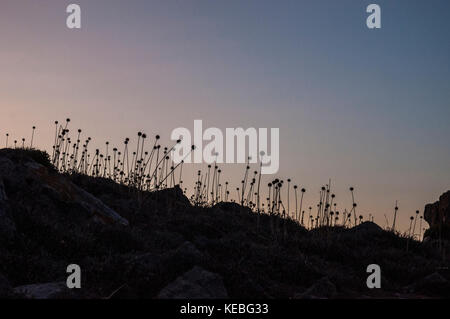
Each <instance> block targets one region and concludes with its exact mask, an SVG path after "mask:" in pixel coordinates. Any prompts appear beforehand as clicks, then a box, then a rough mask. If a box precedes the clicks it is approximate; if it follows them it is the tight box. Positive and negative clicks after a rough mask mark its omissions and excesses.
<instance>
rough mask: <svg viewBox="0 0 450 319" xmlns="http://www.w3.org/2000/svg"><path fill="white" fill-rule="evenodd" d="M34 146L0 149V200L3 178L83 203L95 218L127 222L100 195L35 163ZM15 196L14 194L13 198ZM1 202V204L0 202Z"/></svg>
mask: <svg viewBox="0 0 450 319" xmlns="http://www.w3.org/2000/svg"><path fill="white" fill-rule="evenodd" d="M33 152H40V151H35V150H30V151H28V153H27V151H25V150H19V151H15V150H9V149H4V150H0V179H1V180H2V182H1V183H0V203H1V202H2V201H5V200H6V199H8V192H7V188H6V187H5V185H4V182H6V181H8V186H9V188H11V189H12V190H13V192H15V191H17V190H24V189H28V190H29V189H30V188H31V187H33V189H35V190H36V192H38V193H39V192H46V193H50V194H52V196H53V197H55V198H56V199H58V200H59V201H62V202H67V203H71V204H75V205H79V206H81V207H83V208H84V209H85V210H86V211H87V212H89V213H90V214H91V216H92V217H93V218H94V220H96V221H99V222H102V223H108V224H115V223H117V224H121V225H125V226H127V225H128V224H129V223H128V220H126V219H125V218H123V217H122V216H120V215H119V214H118V213H117V212H115V211H114V210H113V209H111V208H109V207H108V206H106V205H105V204H104V203H103V202H102V201H101V200H100V199H98V198H96V197H95V196H93V195H92V194H90V193H88V192H86V191H85V190H84V189H82V188H80V187H78V186H77V185H75V184H74V183H72V182H71V181H70V180H69V178H67V177H66V176H64V175H61V174H58V173H56V172H55V171H53V170H52V169H51V168H50V167H49V166H48V165H50V164H48V165H45V163H38V162H36V161H35V160H34V159H33V156H36V155H33V154H34V153H33ZM16 200H17V198H16ZM0 205H1V204H0Z"/></svg>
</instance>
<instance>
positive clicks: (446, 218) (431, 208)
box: [423, 191, 450, 227]
mask: <svg viewBox="0 0 450 319" xmlns="http://www.w3.org/2000/svg"><path fill="white" fill-rule="evenodd" d="M423 215H424V218H425V220H426V221H427V223H428V224H429V225H430V227H435V226H439V225H447V226H450V191H447V192H446V193H444V194H442V195H441V196H440V197H439V200H438V201H437V202H435V203H432V204H427V205H425V210H424V214H423Z"/></svg>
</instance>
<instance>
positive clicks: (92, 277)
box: [0, 150, 450, 298]
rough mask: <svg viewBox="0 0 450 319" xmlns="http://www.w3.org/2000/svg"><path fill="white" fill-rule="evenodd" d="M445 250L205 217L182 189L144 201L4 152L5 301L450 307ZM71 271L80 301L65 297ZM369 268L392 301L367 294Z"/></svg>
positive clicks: (237, 210) (376, 292)
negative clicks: (429, 301)
mask: <svg viewBox="0 0 450 319" xmlns="http://www.w3.org/2000/svg"><path fill="white" fill-rule="evenodd" d="M439 244H440V246H439V247H441V246H442V245H443V244H442V242H440V243H439ZM436 246H437V245H436V243H435V241H433V240H430V241H427V242H426V243H419V242H417V241H413V240H408V239H407V238H402V237H399V236H398V235H396V234H393V233H391V232H386V231H384V230H382V229H381V228H380V227H378V226H377V225H375V224H373V223H369V222H366V223H363V224H361V225H359V226H358V227H355V228H352V229H344V228H340V227H334V228H320V229H315V230H312V231H307V230H305V229H304V228H302V227H300V226H298V225H297V224H295V223H294V222H291V221H285V220H282V219H279V218H278V217H276V216H273V217H270V216H266V215H263V216H259V217H258V215H257V214H254V213H252V212H251V211H250V210H248V209H246V208H243V207H240V206H239V205H236V204H232V203H221V204H219V205H216V206H214V207H209V208H201V207H194V206H192V205H191V204H190V202H189V200H188V199H187V198H186V197H185V196H184V195H183V193H182V191H181V190H180V189H179V188H174V189H166V190H161V191H158V192H152V193H139V192H137V191H135V190H131V189H128V188H126V187H124V186H121V185H118V184H115V183H113V182H111V181H109V180H104V179H100V178H91V177H86V176H80V175H75V176H74V175H72V176H69V175H61V174H59V173H57V172H56V171H54V169H53V168H52V166H51V165H50V164H49V162H48V159H47V156H46V154H45V153H43V152H40V151H25V150H0V296H1V297H3V298H5V297H6V298H227V297H230V298H316V297H318V298H323V297H330V298H340V297H346V298H371V297H386V298H403V297H406V298H422V297H443V296H449V295H450V285H449V281H448V280H449V279H450V278H449V273H448V268H447V269H446V266H448V265H449V260H448V255H447V257H445V256H443V254H442V250H438V249H437V248H436ZM446 258H447V259H446ZM69 264H78V265H79V266H80V267H81V272H82V280H81V281H82V288H81V289H72V290H69V289H67V288H66V285H65V282H66V278H67V276H68V274H67V273H66V267H67V266H68V265H69ZM369 264H378V265H380V267H381V271H382V281H381V284H382V287H381V289H368V288H367V286H366V279H367V276H368V274H367V273H366V268H367V266H368V265H369Z"/></svg>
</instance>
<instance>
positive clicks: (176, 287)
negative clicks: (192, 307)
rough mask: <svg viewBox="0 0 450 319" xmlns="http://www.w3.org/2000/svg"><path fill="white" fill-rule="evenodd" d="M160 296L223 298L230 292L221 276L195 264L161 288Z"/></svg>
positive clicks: (164, 297) (169, 297) (174, 297)
mask: <svg viewBox="0 0 450 319" xmlns="http://www.w3.org/2000/svg"><path fill="white" fill-rule="evenodd" d="M158 298H161V299H221V298H228V294H227V290H226V289H225V286H224V284H223V281H222V277H221V276H219V275H218V274H215V273H212V272H209V271H206V270H205V269H203V268H200V267H198V266H195V267H194V268H193V269H191V270H190V271H188V272H186V273H185V274H183V275H182V276H180V277H178V278H177V279H176V280H175V281H173V282H172V283H170V284H169V285H168V286H167V287H165V288H164V289H163V290H161V292H160V293H159V294H158Z"/></svg>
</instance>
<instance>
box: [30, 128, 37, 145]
mask: <svg viewBox="0 0 450 319" xmlns="http://www.w3.org/2000/svg"><path fill="white" fill-rule="evenodd" d="M35 130H36V126H33V130H32V133H31V142H30V148H33V140H34V131H35Z"/></svg>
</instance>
